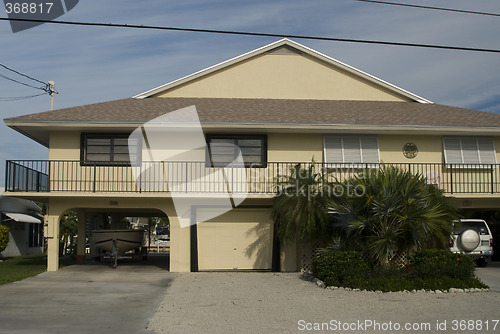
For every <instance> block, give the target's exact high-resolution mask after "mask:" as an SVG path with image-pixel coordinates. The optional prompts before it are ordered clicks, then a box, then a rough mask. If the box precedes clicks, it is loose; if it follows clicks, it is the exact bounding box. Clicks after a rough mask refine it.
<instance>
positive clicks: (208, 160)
mask: <svg viewBox="0 0 500 334" xmlns="http://www.w3.org/2000/svg"><path fill="white" fill-rule="evenodd" d="M212 139H234V140H235V141H238V140H260V141H261V143H262V146H261V148H260V150H261V151H260V161H259V162H245V164H244V166H234V167H245V168H267V136H266V135H232V134H207V135H206V136H205V140H206V143H207V149H206V154H205V166H206V167H226V166H227V165H226V164H224V163H223V164H217V163H214V162H213V161H212V153H211V150H210V142H211V140H212ZM236 146H238V145H236Z"/></svg>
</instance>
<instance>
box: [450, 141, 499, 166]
mask: <svg viewBox="0 0 500 334" xmlns="http://www.w3.org/2000/svg"><path fill="white" fill-rule="evenodd" d="M443 146H444V160H445V163H447V164H458V165H463V164H496V163H497V159H496V153H495V145H494V144H493V139H492V138H488V137H477V138H474V137H443Z"/></svg>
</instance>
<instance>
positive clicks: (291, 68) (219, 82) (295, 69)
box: [158, 54, 408, 101]
mask: <svg viewBox="0 0 500 334" xmlns="http://www.w3.org/2000/svg"><path fill="white" fill-rule="evenodd" d="M158 96H159V97H213V98H217V97H218V98H223V97H225V98H270V99H320V100H371V101H408V99H407V98H405V97H403V96H401V95H398V94H395V93H394V92H391V91H389V90H387V89H385V88H383V87H380V86H376V85H375V84H373V83H372V82H370V81H368V80H366V79H363V78H361V77H359V76H355V75H353V74H352V73H349V72H347V71H345V70H342V69H340V68H339V67H336V66H333V65H331V64H328V63H325V62H323V61H320V60H318V59H315V58H313V57H311V56H309V55H299V54H263V55H258V56H255V57H253V58H250V59H247V60H246V61H243V62H240V63H237V64H235V65H232V66H229V67H226V68H224V69H221V70H219V71H216V72H214V73H210V74H208V75H205V76H203V77H200V78H198V79H196V80H194V81H190V82H188V83H185V84H183V85H180V86H177V87H175V88H172V89H170V90H167V91H165V92H162V93H160V94H159V95H158Z"/></svg>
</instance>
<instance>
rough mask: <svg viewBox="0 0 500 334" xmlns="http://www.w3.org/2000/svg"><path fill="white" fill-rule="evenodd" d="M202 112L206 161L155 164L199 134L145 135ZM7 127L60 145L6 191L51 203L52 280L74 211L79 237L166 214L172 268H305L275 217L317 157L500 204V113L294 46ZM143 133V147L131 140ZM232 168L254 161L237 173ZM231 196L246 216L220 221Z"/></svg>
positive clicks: (15, 164)
mask: <svg viewBox="0 0 500 334" xmlns="http://www.w3.org/2000/svg"><path fill="white" fill-rule="evenodd" d="M408 75H411V73H408ZM192 106H195V108H196V112H197V117H198V118H197V119H194V120H193V119H192V118H189V117H187V118H186V120H182V119H181V120H180V121H178V123H175V122H174V124H176V125H178V129H181V130H182V127H183V126H186V125H187V124H191V125H193V124H194V123H196V122H198V120H199V124H200V125H201V133H202V138H203V143H202V144H203V145H204V144H205V142H206V145H207V147H208V149H207V152H206V153H203V154H201V155H200V154H197V155H195V156H196V157H197V158H193V156H189V157H186V158H183V155H182V152H180V153H179V152H178V153H179V154H178V155H174V156H175V157H176V159H173V158H172V155H169V157H170V158H169V159H163V158H162V155H160V158H158V155H157V154H156V153H151V152H152V151H154V150H155V149H156V146H158V145H160V146H162V145H163V146H164V148H169V149H170V150H175V148H176V147H179V148H183V147H185V146H186V141H189V140H190V138H191V137H189V136H185V135H184V134H183V132H182V131H178V132H177V133H178V135H174V136H172V135H171V133H166V132H163V135H165V136H163V137H162V136H161V135H162V130H161V126H160V130H159V131H157V134H159V135H160V137H155V138H154V140H152V141H153V142H154V143H153V144H152V143H150V142H149V141H148V140H147V136H146V133H147V132H148V131H149V130H148V129H149V128H148V127H147V126H145V124H146V123H148V122H150V121H152V120H155V119H156V120H158V119H160V120H161V117H162V116H163V115H165V114H169V113H172V112H176V111H177V110H180V109H182V110H184V112H185V114H186V115H188V114H189V113H190V112H192V111H193V110H192ZM190 107H191V109H190ZM183 108H186V109H183ZM5 123H6V124H7V125H8V126H9V127H10V128H12V129H14V130H16V131H19V132H20V133H22V134H24V135H26V136H27V137H29V138H31V139H33V140H35V141H37V142H39V143H40V144H41V145H44V146H46V147H48V148H49V157H48V160H46V161H29V160H23V161H8V162H7V166H6V192H5V195H6V196H14V197H20V198H27V199H32V200H37V201H45V202H47V203H48V213H47V215H46V218H45V225H46V231H45V232H46V233H45V236H46V237H48V270H57V269H58V254H59V252H58V247H59V242H58V234H59V230H58V228H59V219H60V216H61V215H62V213H63V212H65V211H66V210H68V209H74V210H76V211H77V212H78V214H79V231H78V234H79V235H88V234H89V231H86V223H85V222H86V221H87V219H86V216H89V215H92V214H95V213H105V214H106V215H123V216H142V215H157V216H158V215H166V216H168V218H169V220H170V240H171V241H170V242H171V248H170V252H171V253H170V270H171V271H176V272H182V271H197V270H249V269H258V270H283V271H294V270H297V255H296V254H297V249H296V248H297V247H296V245H295V244H290V243H288V244H283V243H282V242H279V241H277V240H276V238H274V233H273V230H274V228H273V227H274V224H273V221H272V219H271V217H270V208H271V206H272V198H273V196H274V194H275V193H276V189H277V188H276V183H277V180H278V178H279V177H280V176H283V175H286V174H287V173H289V172H290V168H292V167H293V166H295V165H297V164H298V163H302V164H307V163H310V162H311V161H312V159H314V160H315V162H316V163H317V164H318V165H319V166H322V167H325V168H324V170H329V171H332V170H333V171H334V172H335V173H337V176H339V177H346V176H349V175H352V174H353V173H356V172H357V171H358V170H360V169H364V168H377V167H378V166H379V165H380V164H381V163H384V164H393V165H397V166H399V167H401V168H404V169H409V170H411V171H412V172H415V173H420V174H421V175H423V176H425V177H426V179H427V182H429V183H432V184H435V185H436V186H438V187H440V188H442V189H444V191H445V192H446V193H447V194H449V195H450V196H454V197H455V198H456V200H457V202H458V204H459V205H460V206H461V207H462V208H464V209H468V208H469V209H471V208H485V209H487V208H488V209H495V208H499V207H500V172H499V169H500V168H499V166H498V165H497V159H498V152H496V149H495V148H496V147H500V115H497V114H492V113H487V112H481V111H475V110H469V109H462V108H456V107H450V106H445V105H439V104H434V103H432V102H431V101H429V100H426V99H425V98H422V97H420V96H418V95H415V94H413V93H411V92H408V91H406V90H404V89H402V88H399V87H397V86H395V85H392V84H390V83H388V82H385V81H383V80H381V79H379V78H376V77H374V76H372V75H370V74H367V73H365V72H363V71H360V70H358V69H356V68H353V67H351V66H349V65H347V64H345V63H342V62H340V61H337V60H335V59H333V58H331V57H329V56H326V55H324V54H321V53H319V52H317V51H315V50H312V49H310V48H308V47H306V46H303V45H301V44H298V43H296V42H294V41H291V40H288V39H283V40H280V41H277V42H275V43H272V44H269V45H266V46H264V47H261V48H259V49H256V50H254V51H251V52H248V53H245V54H243V55H240V56H238V57H235V58H232V59H229V60H227V61H225V62H222V63H220V64H217V65H214V66H212V67H209V68H207V69H204V70H201V71H199V72H196V73H194V74H191V75H188V76H186V77H183V78H180V79H178V80H175V81H173V82H170V83H167V84H165V85H163V86H160V87H157V88H154V89H151V90H148V91H146V92H144V93H142V94H139V95H137V96H134V97H133V98H129V99H124V100H117V101H110V102H104V103H97V104H91V105H84V106H78V107H73V108H66V109H60V110H54V111H47V112H41V113H35V114H31V115H25V116H19V117H13V118H9V119H6V120H5ZM164 123H165V122H164ZM158 124H159V125H162V124H163V123H162V122H161V121H160V122H158V123H157V125H158ZM163 125H164V124H163ZM170 126H171V128H170V129H175V128H176V127H175V126H174V127H172V122H171V123H170ZM138 129H139V130H138ZM178 129H177V130H178ZM177 130H172V131H177ZM134 131H139V134H140V133H141V132H142V133H143V134H144V137H143V138H142V139H141V138H140V136H139V140H135V141H133V140H131V137H130V135H131V134H132V133H134ZM136 133H137V132H136ZM169 134H170V135H169ZM196 136H197V135H196V134H194V135H193V137H192V138H195V137H196ZM153 137H154V136H153ZM196 138H197V137H196ZM149 139H151V138H149ZM190 145H191V144H190ZM203 145H201V146H203ZM188 146H189V145H188ZM195 146H196V145H195ZM201 146H200V147H201ZM200 150H201V151H200ZM132 151H134V152H132ZM195 151H197V152H198V153H200V152H205V151H204V148H199V147H198V148H195ZM139 153H140V154H139ZM131 157H135V158H133V159H131ZM163 157H164V156H163ZM235 157H238V158H240V159H242V160H241V161H243V163H241V161H240V163H236V164H232V165H228V164H231V162H233V161H234V160H235ZM131 160H135V161H131ZM137 170H139V172H137ZM183 180H184V182H183ZM228 194H231V196H229V197H230V198H229V203H231V206H232V207H236V208H234V209H232V210H226V211H228V212H225V213H223V214H222V215H219V216H217V215H218V214H219V213H220V210H221V208H222V209H223V211H224V207H225V206H224V205H222V204H221V203H224V201H226V203H227V200H228V196H227V195H228ZM181 202H182V203H183V205H184V206H183V209H182V210H180V209H179V208H180V207H181V206H180V204H179V205H176V204H177V203H181ZM182 203H181V204H182ZM186 203H187V204H186ZM211 210H212V211H214V212H215V213H214V212H212V213H210V212H211ZM181 211H182V212H181ZM223 211H222V212H223ZM183 219H187V220H188V224H183V223H182V222H183ZM81 239H82V241H80V242H79V244H78V250H77V252H78V260H79V262H80V263H83V262H84V258H85V243H84V241H83V238H81Z"/></svg>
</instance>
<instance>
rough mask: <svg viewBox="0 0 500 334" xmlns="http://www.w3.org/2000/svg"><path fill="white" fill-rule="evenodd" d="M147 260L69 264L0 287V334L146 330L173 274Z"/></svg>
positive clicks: (75, 333)
mask: <svg viewBox="0 0 500 334" xmlns="http://www.w3.org/2000/svg"><path fill="white" fill-rule="evenodd" d="M158 260H159V259H158ZM166 261H167V262H166V263H168V258H167V259H166ZM147 262H148V264H147V265H144V263H142V261H141V262H137V261H135V262H126V261H122V262H121V263H119V265H118V268H117V269H111V268H110V267H109V266H108V265H103V264H98V265H86V266H71V267H66V268H63V269H61V270H59V271H57V272H46V273H43V274H40V275H38V276H36V277H32V278H29V279H26V280H23V281H19V282H14V283H11V284H6V285H3V286H0V333H1V334H17V333H23V334H24V333H29V334H31V333H36V334H49V333H50V334H55V333H65V334H68V333H70V334H80V333H81V334H89V333H96V334H100V333H103V334H104V333H107V334H114V333H131V334H132V333H151V332H150V331H147V330H146V327H147V325H148V322H149V319H150V318H151V316H152V315H153V314H154V313H155V311H156V310H157V309H158V306H159V304H160V303H161V301H162V300H163V297H164V295H165V293H166V291H167V290H168V287H169V286H170V284H171V283H172V281H173V279H174V278H175V277H176V275H175V274H172V273H169V272H168V271H166V270H165V266H164V262H165V261H160V262H158V261H156V262H155V260H154V259H152V260H150V261H147Z"/></svg>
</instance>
